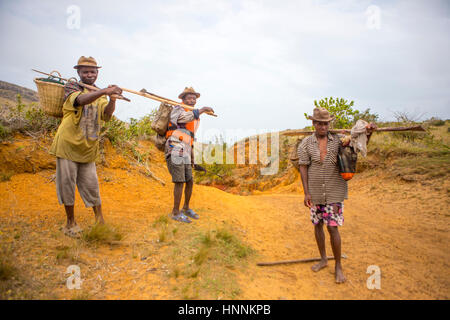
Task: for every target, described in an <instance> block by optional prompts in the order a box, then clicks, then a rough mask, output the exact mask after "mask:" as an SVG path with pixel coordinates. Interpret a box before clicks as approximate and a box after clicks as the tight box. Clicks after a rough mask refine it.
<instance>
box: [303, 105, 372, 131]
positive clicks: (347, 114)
mask: <svg viewBox="0 0 450 320" xmlns="http://www.w3.org/2000/svg"><path fill="white" fill-rule="evenodd" d="M314 105H315V106H316V107H317V108H319V107H320V108H325V109H327V110H328V111H329V112H330V114H332V115H334V116H335V117H336V120H334V124H333V127H335V128H338V129H346V128H351V127H352V125H353V124H354V123H355V122H356V121H357V120H358V119H364V120H366V121H368V122H375V121H376V120H377V119H378V115H377V114H371V113H370V109H366V111H364V112H362V113H361V112H360V111H359V110H353V105H354V101H350V102H348V100H345V99H344V98H336V99H334V98H333V97H330V98H325V99H320V100H319V101H318V102H317V100H314ZM305 117H306V118H307V119H308V115H307V114H306V113H305Z"/></svg>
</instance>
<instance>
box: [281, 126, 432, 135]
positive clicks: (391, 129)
mask: <svg viewBox="0 0 450 320" xmlns="http://www.w3.org/2000/svg"><path fill="white" fill-rule="evenodd" d="M395 131H425V129H424V128H423V127H422V126H412V127H386V128H377V129H376V130H375V132H395ZM314 132H315V131H312V130H308V131H304V130H287V131H284V132H282V133H281V134H282V135H284V136H302V135H305V136H306V135H310V134H313V133H314ZM330 132H331V133H351V130H350V129H331V130H330Z"/></svg>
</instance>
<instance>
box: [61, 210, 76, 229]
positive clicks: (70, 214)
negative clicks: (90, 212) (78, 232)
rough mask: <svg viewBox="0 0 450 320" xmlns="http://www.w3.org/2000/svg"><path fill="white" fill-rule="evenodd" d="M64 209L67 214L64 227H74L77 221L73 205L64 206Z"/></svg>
mask: <svg viewBox="0 0 450 320" xmlns="http://www.w3.org/2000/svg"><path fill="white" fill-rule="evenodd" d="M64 209H65V210H66V216H67V225H66V228H67V229H70V228H72V227H75V226H76V225H77V223H76V222H75V213H74V206H64Z"/></svg>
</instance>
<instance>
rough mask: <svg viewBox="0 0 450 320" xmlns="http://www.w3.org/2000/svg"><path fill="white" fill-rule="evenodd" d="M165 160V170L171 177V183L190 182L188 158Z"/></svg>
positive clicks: (190, 170)
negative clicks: (167, 170)
mask: <svg viewBox="0 0 450 320" xmlns="http://www.w3.org/2000/svg"><path fill="white" fill-rule="evenodd" d="M172 158H173V156H172V155H170V156H168V157H167V158H166V163H167V169H169V173H170V175H171V176H172V182H173V183H178V182H189V181H191V180H192V165H191V160H190V158H187V157H186V158H183V157H174V158H173V159H172Z"/></svg>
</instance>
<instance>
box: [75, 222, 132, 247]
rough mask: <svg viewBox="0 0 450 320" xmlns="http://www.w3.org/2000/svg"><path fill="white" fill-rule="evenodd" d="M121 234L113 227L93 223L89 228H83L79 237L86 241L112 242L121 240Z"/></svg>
mask: <svg viewBox="0 0 450 320" xmlns="http://www.w3.org/2000/svg"><path fill="white" fill-rule="evenodd" d="M122 237H123V236H122V234H121V233H120V232H118V231H117V230H116V229H115V228H113V227H111V226H109V225H107V224H95V225H94V226H92V227H91V228H89V229H87V230H84V232H83V234H82V236H81V238H82V239H83V240H84V241H86V242H87V243H92V244H98V243H105V244H113V243H115V242H117V241H120V240H122Z"/></svg>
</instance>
